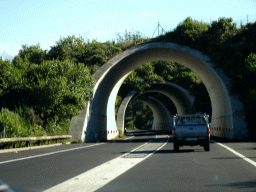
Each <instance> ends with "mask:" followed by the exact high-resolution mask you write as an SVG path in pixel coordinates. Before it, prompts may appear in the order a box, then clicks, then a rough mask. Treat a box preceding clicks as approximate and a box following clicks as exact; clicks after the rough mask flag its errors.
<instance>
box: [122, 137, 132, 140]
mask: <svg viewBox="0 0 256 192" xmlns="http://www.w3.org/2000/svg"><path fill="white" fill-rule="evenodd" d="M133 137H134V136H132V137H128V138H126V139H124V140H127V139H131V138H133Z"/></svg>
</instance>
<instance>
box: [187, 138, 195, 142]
mask: <svg viewBox="0 0 256 192" xmlns="http://www.w3.org/2000/svg"><path fill="white" fill-rule="evenodd" d="M185 140H186V141H197V138H185Z"/></svg>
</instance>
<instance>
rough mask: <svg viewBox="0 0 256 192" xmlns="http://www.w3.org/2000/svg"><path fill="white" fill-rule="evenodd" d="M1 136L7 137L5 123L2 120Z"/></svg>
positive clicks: (0, 126)
mask: <svg viewBox="0 0 256 192" xmlns="http://www.w3.org/2000/svg"><path fill="white" fill-rule="evenodd" d="M0 138H5V123H2V122H0Z"/></svg>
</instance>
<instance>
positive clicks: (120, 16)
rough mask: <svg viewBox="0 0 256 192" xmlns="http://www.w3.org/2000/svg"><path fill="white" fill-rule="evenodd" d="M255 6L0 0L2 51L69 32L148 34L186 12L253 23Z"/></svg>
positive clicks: (200, 1) (218, 0) (237, 2)
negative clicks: (126, 31)
mask: <svg viewBox="0 0 256 192" xmlns="http://www.w3.org/2000/svg"><path fill="white" fill-rule="evenodd" d="M255 10H256V1H255V0H176V1H171V0H169V1H165V0H157V1H149V0H147V1H145V0H140V1H138V0H129V1H120V0H117V1H115V0H105V1H102V0H93V1H87V0H0V21H1V22H0V53H2V52H3V51H5V52H7V53H8V54H9V55H12V56H14V55H17V54H18V51H19V49H20V48H21V45H22V44H27V45H35V44H37V43H40V45H41V47H42V48H43V49H48V50H49V48H50V46H53V45H54V44H55V42H56V41H58V40H59V38H60V37H67V36H68V35H75V36H77V37H78V36H79V35H81V36H82V37H84V38H85V39H90V40H92V39H97V40H98V41H101V42H104V41H107V40H112V39H115V38H116V34H117V33H121V34H122V33H124V32H125V30H126V29H127V30H128V31H133V32H135V31H139V32H141V33H142V34H143V35H145V36H147V37H152V35H153V33H154V31H155V29H156V27H157V24H158V22H160V25H161V26H162V27H163V28H164V30H165V31H170V30H171V29H173V28H175V27H176V26H177V24H178V23H180V22H182V21H183V20H184V19H185V18H186V17H188V16H191V17H192V18H193V19H195V20H202V21H205V22H210V21H212V20H217V19H218V18H219V17H232V18H233V19H234V21H237V22H238V23H240V20H242V21H243V23H246V21H247V15H249V22H250V21H251V22H255V21H256V11H255ZM155 35H156V33H155Z"/></svg>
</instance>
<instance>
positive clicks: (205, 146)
mask: <svg viewBox="0 0 256 192" xmlns="http://www.w3.org/2000/svg"><path fill="white" fill-rule="evenodd" d="M204 150H205V151H210V140H206V141H205V145H204Z"/></svg>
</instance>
